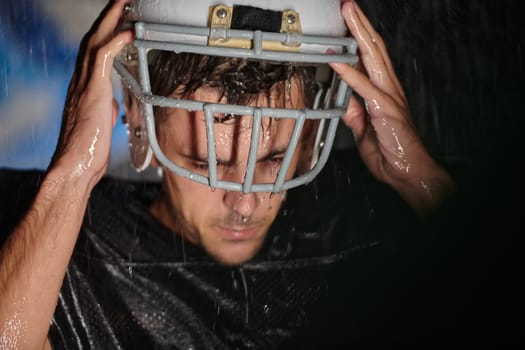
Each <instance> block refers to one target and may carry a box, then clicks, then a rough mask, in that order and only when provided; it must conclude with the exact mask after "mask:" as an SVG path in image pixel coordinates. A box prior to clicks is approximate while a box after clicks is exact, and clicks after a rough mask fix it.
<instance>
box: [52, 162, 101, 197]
mask: <svg viewBox="0 0 525 350" xmlns="http://www.w3.org/2000/svg"><path fill="white" fill-rule="evenodd" d="M99 179H100V177H99V176H97V175H96V174H91V173H90V172H89V171H83V168H82V167H81V166H80V165H76V166H66V165H65V164H64V163H61V162H56V163H54V164H53V165H52V166H51V167H50V168H49V169H48V171H47V173H46V176H45V177H44V180H43V182H42V187H44V188H45V189H46V190H47V191H48V192H49V193H50V194H53V193H54V194H58V195H70V196H73V197H75V198H76V199H77V200H80V201H83V200H86V201H87V199H88V198H89V196H90V194H91V191H92V190H93V187H94V186H95V185H96V184H97V182H98V180H99Z"/></svg>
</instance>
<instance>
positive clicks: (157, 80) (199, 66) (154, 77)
mask: <svg viewBox="0 0 525 350" xmlns="http://www.w3.org/2000/svg"><path fill="white" fill-rule="evenodd" d="M150 62H151V63H150V80H151V88H152V92H153V93H154V94H156V95H161V96H169V95H172V94H173V93H174V92H176V93H177V95H178V96H180V97H181V98H189V97H190V96H191V95H192V94H193V93H194V92H195V91H196V90H197V89H199V88H201V87H212V88H216V89H218V91H219V94H220V96H221V98H224V99H225V101H226V102H227V103H230V104H240V105H245V104H249V103H251V102H254V101H255V100H256V99H258V98H260V96H261V95H263V96H265V97H266V98H267V99H268V98H269V97H270V94H271V93H275V92H277V93H278V96H279V97H280V98H282V99H283V100H282V101H283V106H284V101H285V98H286V97H287V96H286V94H287V93H288V89H287V86H288V85H289V84H290V82H291V81H292V80H295V81H296V82H297V83H298V85H299V88H300V91H301V90H302V93H303V99H304V103H305V106H307V107H311V104H312V103H313V98H314V94H315V89H316V86H315V81H314V68H313V67H308V66H299V65H294V64H276V63H270V62H264V61H254V60H247V59H241V58H229V57H222V56H220V57H219V56H207V55H197V54H189V53H180V54H176V53H174V52H167V51H161V52H156V53H155V54H154V56H153V57H152V59H151V60H150Z"/></svg>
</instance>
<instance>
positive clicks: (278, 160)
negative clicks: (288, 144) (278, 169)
mask: <svg viewBox="0 0 525 350" xmlns="http://www.w3.org/2000/svg"><path fill="white" fill-rule="evenodd" d="M283 159H284V157H273V158H270V159H268V160H267V162H268V163H270V164H272V165H281V164H282V163H283Z"/></svg>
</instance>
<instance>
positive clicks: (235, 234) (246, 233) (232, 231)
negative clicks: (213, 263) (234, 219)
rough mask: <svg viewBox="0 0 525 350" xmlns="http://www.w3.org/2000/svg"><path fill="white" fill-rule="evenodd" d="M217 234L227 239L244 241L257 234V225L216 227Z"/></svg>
mask: <svg viewBox="0 0 525 350" xmlns="http://www.w3.org/2000/svg"><path fill="white" fill-rule="evenodd" d="M218 231H219V234H220V235H221V236H222V237H223V238H224V239H225V240H227V241H245V240H249V239H253V238H254V237H255V236H256V234H257V227H235V228H226V227H218Z"/></svg>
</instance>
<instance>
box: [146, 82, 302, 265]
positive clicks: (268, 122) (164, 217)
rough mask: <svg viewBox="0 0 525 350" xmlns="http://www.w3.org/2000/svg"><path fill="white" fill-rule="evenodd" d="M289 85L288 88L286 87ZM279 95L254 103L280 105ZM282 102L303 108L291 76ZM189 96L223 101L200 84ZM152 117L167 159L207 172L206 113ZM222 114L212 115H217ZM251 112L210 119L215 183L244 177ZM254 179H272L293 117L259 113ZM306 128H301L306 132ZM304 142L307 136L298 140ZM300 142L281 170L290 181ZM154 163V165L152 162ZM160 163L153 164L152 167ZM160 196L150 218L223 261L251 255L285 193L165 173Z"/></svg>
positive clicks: (228, 262) (238, 260)
mask: <svg viewBox="0 0 525 350" xmlns="http://www.w3.org/2000/svg"><path fill="white" fill-rule="evenodd" d="M287 90H288V89H287ZM277 95H278V94H271V95H270V97H269V98H266V96H261V97H260V98H258V99H255V100H254V102H252V103H251V105H252V106H259V107H263V106H269V107H283V106H282V104H283V103H282V101H283V99H282V98H280V96H277ZM286 95H287V96H288V97H287V98H286V99H285V102H284V104H285V105H288V106H287V107H290V105H293V106H294V108H302V107H304V103H303V96H302V94H301V93H299V87H298V85H297V84H296V83H294V82H293V80H292V81H291V83H290V87H289V91H288V92H287V93H286ZM191 98H192V99H194V100H199V101H205V102H223V101H221V95H220V94H219V92H218V91H217V89H214V88H209V87H201V88H199V89H197V90H196V91H195V93H194V94H193V95H192V96H191ZM161 114H162V116H161V117H159V118H158V121H157V125H158V128H157V130H158V131H157V134H158V135H157V137H158V140H159V144H160V146H161V148H162V149H163V151H164V153H165V154H166V156H167V157H168V158H169V159H170V160H172V161H173V162H175V163H177V164H179V165H181V166H183V167H184V168H186V169H189V170H191V171H193V172H195V173H198V174H202V175H205V176H207V175H208V168H207V167H208V163H207V162H208V153H207V138H206V124H205V118H204V112H202V111H196V112H190V111H187V110H185V109H166V110H164V111H163V112H162V113H161ZM224 117H225V116H224V115H223V116H217V119H220V118H224ZM252 120H253V117H252V116H235V117H233V118H230V119H227V120H225V121H222V122H217V123H215V125H214V127H215V135H216V138H215V144H216V153H217V171H218V177H219V179H221V180H227V181H237V182H242V181H243V179H244V176H245V172H246V165H247V162H248V156H249V150H250V142H251V137H252ZM262 124H263V125H262V128H261V133H260V134H259V148H258V151H257V164H256V167H255V176H254V183H273V182H274V181H275V178H276V176H277V173H278V171H279V168H280V162H281V161H282V158H283V157H284V153H285V152H286V149H287V147H288V143H289V141H290V137H291V135H292V131H293V128H294V125H295V120H293V119H286V118H281V119H271V118H263V121H262ZM308 130H309V128H308V127H306V128H305V131H304V133H303V134H304V135H307V132H308ZM305 139H306V136H305V137H304V138H303V140H305ZM301 142H302V141H300V144H299V145H298V147H297V150H296V152H295V154H294V157H293V160H292V163H291V165H290V168H289V170H288V173H287V178H291V177H292V176H293V175H294V173H295V171H296V169H297V167H298V163H299V161H300V158H301V154H302V152H301V149H302V144H301ZM154 163H155V162H154ZM157 165H158V164H157ZM163 185H164V193H163V195H162V197H161V198H159V199H158V200H157V201H156V202H155V204H154V205H153V207H152V212H153V213H154V215H155V216H156V217H157V218H158V219H159V220H160V221H161V222H162V223H164V224H165V225H166V226H167V227H169V228H170V229H171V230H172V231H173V232H175V233H176V234H180V235H182V236H183V237H184V238H185V239H187V240H189V241H190V242H192V243H194V244H196V245H200V246H201V247H202V248H203V249H204V250H205V251H206V252H207V253H208V254H209V255H210V256H212V257H213V258H214V259H215V260H217V261H219V262H220V263H223V264H226V265H237V264H240V263H242V262H245V261H247V260H249V259H251V258H252V257H253V256H254V255H255V254H256V253H257V251H258V250H259V249H260V247H261V246H262V244H263V242H264V239H265V237H266V234H267V232H268V229H269V228H270V226H271V224H272V222H273V221H274V219H275V217H276V216H277V213H278V211H279V209H280V207H281V204H282V200H283V198H284V194H283V193H281V194H278V195H272V194H271V193H248V194H243V193H241V192H232V191H226V190H222V189H216V190H214V189H210V187H208V186H205V185H202V184H199V183H196V182H194V181H191V180H188V179H185V178H183V177H180V176H177V175H175V174H174V173H172V172H170V171H164V178H163Z"/></svg>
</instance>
